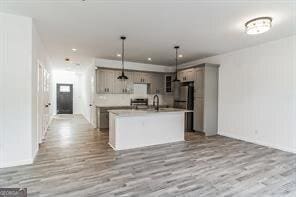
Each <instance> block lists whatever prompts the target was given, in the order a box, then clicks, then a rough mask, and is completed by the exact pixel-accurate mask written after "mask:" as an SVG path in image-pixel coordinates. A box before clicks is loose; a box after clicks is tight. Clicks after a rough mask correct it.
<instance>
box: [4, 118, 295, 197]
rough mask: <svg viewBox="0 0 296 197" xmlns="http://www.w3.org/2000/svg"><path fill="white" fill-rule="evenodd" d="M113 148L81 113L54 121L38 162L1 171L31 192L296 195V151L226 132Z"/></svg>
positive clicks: (211, 196) (8, 183)
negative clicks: (130, 148) (265, 145)
mask: <svg viewBox="0 0 296 197" xmlns="http://www.w3.org/2000/svg"><path fill="white" fill-rule="evenodd" d="M186 139H187V140H188V141H185V142H178V143H171V144H164V145H158V146H151V147H146V148H140V149H133V150H126V151H121V152H115V151H113V150H112V149H111V148H110V147H109V146H108V144H107V143H108V132H107V131H102V132H99V131H97V130H95V129H93V128H92V127H91V126H90V124H89V123H88V122H87V121H86V120H85V119H84V118H83V117H82V116H70V115H63V116H57V117H56V118H54V120H53V122H52V123H51V125H50V128H49V130H48V133H47V138H46V141H45V143H43V144H42V145H41V147H40V150H39V152H38V155H37V157H36V159H35V162H34V164H33V165H26V166H19V167H12V168H5V169H0V187H26V188H28V192H29V196H55V197H58V196H63V197H68V196H78V197H81V196H82V197H84V196H153V197H154V196H194V197H203V196H206V197H216V196H225V197H226V196H227V197H230V196H233V197H241V196H255V197H267V196H289V197H296V154H291V153H287V152H283V151H280V150H276V149H272V148H267V147H263V146H259V145H255V144H251V143H248V142H244V141H239V140H235V139H231V138H227V137H222V136H214V137H209V138H206V137H203V136H201V135H197V134H193V133H188V134H186Z"/></svg>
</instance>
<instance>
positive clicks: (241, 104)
mask: <svg viewBox="0 0 296 197" xmlns="http://www.w3.org/2000/svg"><path fill="white" fill-rule="evenodd" d="M259 36H260V35H259ZM204 62H206V63H217V64H220V65H221V67H220V71H219V72H220V73H219V102H218V105H219V114H218V117H219V121H218V128H219V134H220V135H225V136H229V137H233V138H237V139H241V140H245V141H249V142H254V143H257V144H262V145H266V146H270V147H274V148H278V149H282V150H285V151H290V152H294V153H296V36H292V37H288V38H283V39H281V40H277V41H273V42H268V43H265V44H262V45H259V46H255V47H251V48H246V49H243V50H239V51H234V52H231V53H227V54H223V55H218V56H214V57H210V58H205V59H202V60H198V61H194V62H190V63H187V64H184V65H183V66H182V67H188V66H192V65H198V64H200V63H204Z"/></svg>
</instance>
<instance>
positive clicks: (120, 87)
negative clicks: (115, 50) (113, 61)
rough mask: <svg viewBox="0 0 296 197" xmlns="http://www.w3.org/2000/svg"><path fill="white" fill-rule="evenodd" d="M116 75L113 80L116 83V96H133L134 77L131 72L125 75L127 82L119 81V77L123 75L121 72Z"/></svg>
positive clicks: (126, 72) (116, 72)
mask: <svg viewBox="0 0 296 197" xmlns="http://www.w3.org/2000/svg"><path fill="white" fill-rule="evenodd" d="M114 73H115V75H114V78H113V81H114V82H113V83H114V91H113V92H112V93H114V94H131V93H132V92H133V86H132V84H133V75H132V73H131V72H129V71H125V72H124V74H125V75H126V76H127V77H128V79H127V80H119V79H117V77H118V76H119V75H121V71H117V70H116V71H114Z"/></svg>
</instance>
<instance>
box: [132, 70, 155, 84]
mask: <svg viewBox="0 0 296 197" xmlns="http://www.w3.org/2000/svg"><path fill="white" fill-rule="evenodd" d="M150 75H151V74H149V73H145V72H133V76H134V83H150V82H151V76H150Z"/></svg>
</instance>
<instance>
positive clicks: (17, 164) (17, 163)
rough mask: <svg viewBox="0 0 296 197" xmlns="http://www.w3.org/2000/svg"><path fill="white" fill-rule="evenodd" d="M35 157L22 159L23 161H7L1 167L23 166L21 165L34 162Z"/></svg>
mask: <svg viewBox="0 0 296 197" xmlns="http://www.w3.org/2000/svg"><path fill="white" fill-rule="evenodd" d="M33 162H34V159H33V158H32V159H27V160H21V161H14V162H7V163H3V164H2V165H1V166H0V168H8V167H14V166H21V165H30V164H33Z"/></svg>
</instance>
